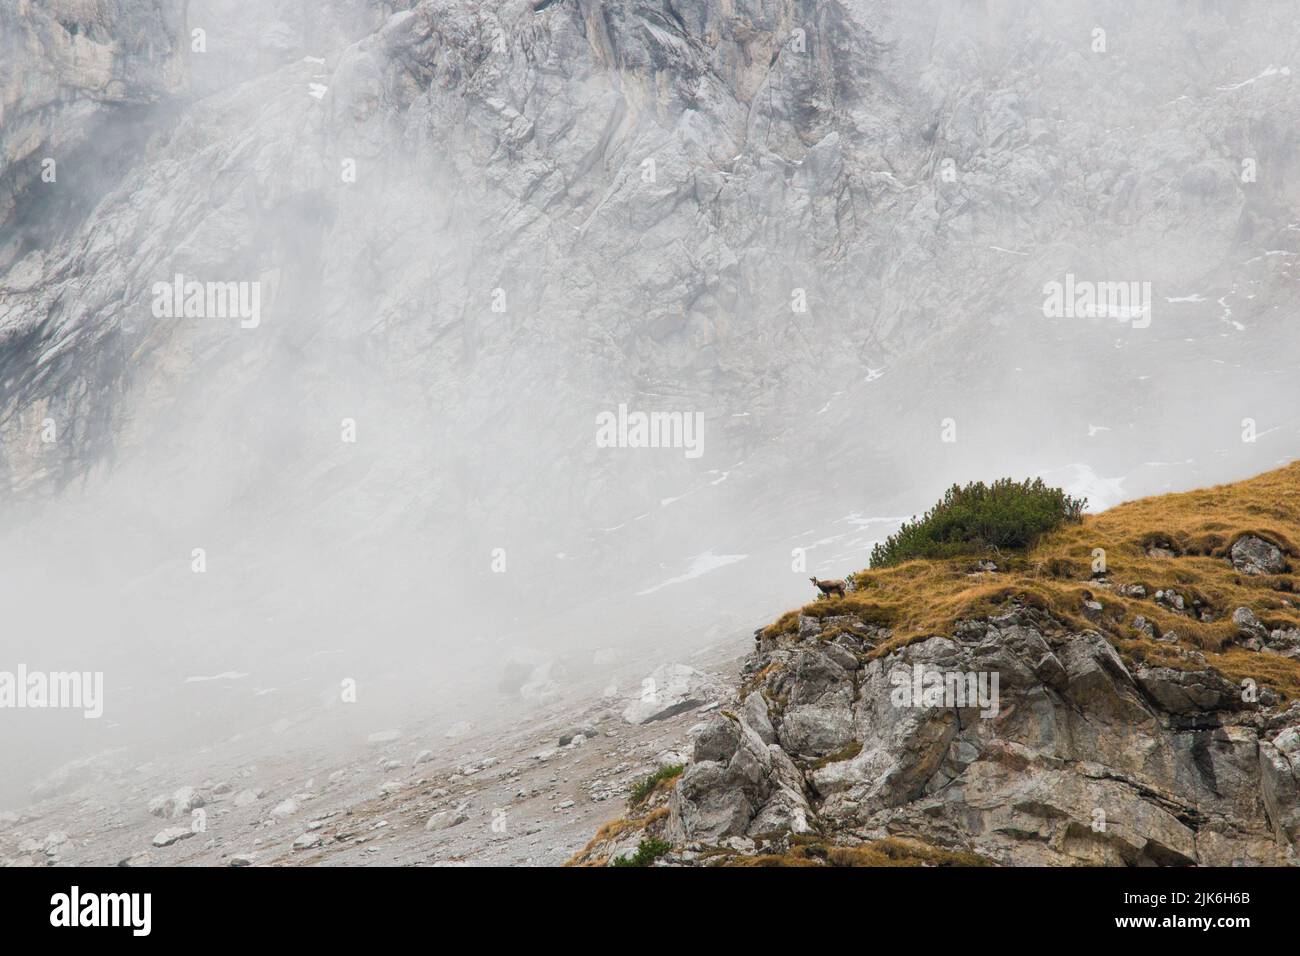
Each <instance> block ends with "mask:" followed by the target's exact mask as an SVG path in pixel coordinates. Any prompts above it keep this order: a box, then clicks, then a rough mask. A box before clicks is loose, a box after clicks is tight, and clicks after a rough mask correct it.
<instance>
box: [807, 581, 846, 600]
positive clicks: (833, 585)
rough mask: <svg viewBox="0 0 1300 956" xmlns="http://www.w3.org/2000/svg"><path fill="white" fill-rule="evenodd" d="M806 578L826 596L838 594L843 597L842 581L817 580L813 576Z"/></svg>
mask: <svg viewBox="0 0 1300 956" xmlns="http://www.w3.org/2000/svg"><path fill="white" fill-rule="evenodd" d="M808 580H809V581H811V582H812V583H813V586H814V587H816V588H817V589H818V590H819V591H821V592H822V594H825V595H826V596H827V597H830V596H831V595H832V594H838V595H839V596H840V597H844V582H843V581H818V580H817V578H816V577H815V576H814V577H811V578H809V579H808Z"/></svg>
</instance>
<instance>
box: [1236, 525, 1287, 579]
mask: <svg viewBox="0 0 1300 956" xmlns="http://www.w3.org/2000/svg"><path fill="white" fill-rule="evenodd" d="M1230 554H1231V556H1232V566H1233V567H1234V568H1236V569H1237V570H1238V571H1240V572H1241V573H1242V574H1281V573H1282V572H1284V571H1285V570H1286V555H1284V554H1283V553H1282V549H1281V548H1279V547H1278V546H1277V545H1275V544H1273V543H1272V542H1270V541H1265V540H1264V539H1263V538H1260V537H1257V536H1255V535H1253V534H1247V535H1242V536H1241V537H1240V538H1238V539H1237V540H1236V541H1235V542H1233V545H1232V549H1231V552H1230Z"/></svg>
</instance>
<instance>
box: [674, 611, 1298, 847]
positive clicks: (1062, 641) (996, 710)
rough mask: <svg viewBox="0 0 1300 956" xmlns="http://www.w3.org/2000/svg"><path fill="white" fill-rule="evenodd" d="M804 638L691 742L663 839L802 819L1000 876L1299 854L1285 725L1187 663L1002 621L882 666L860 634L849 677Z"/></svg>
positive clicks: (1293, 772) (889, 658)
mask: <svg viewBox="0 0 1300 956" xmlns="http://www.w3.org/2000/svg"><path fill="white" fill-rule="evenodd" d="M807 630H808V629H800V630H798V631H795V632H794V633H792V634H789V635H782V636H777V637H771V638H764V639H762V640H761V641H760V646H759V649H758V650H757V651H756V652H755V655H754V657H753V658H752V659H751V660H750V661H749V662H747V665H746V668H745V670H746V673H751V674H761V675H763V677H762V680H761V681H760V682H759V684H758V686H757V687H755V688H753V689H752V690H748V692H747V696H746V697H745V702H744V706H743V707H742V708H741V716H740V717H735V716H732V715H730V714H729V713H728V714H723V715H719V716H717V717H715V718H714V719H713V720H712V721H711V722H710V724H709V726H708V728H706V730H705V732H704V733H702V734H701V735H700V737H699V739H698V740H697V742H696V747H695V753H694V756H693V762H692V763H691V764H690V765H689V766H688V767H687V769H686V771H685V773H684V774H683V776H682V779H681V780H680V781H679V783H678V785H677V789H676V790H675V791H674V793H673V796H672V799H671V801H670V820H669V833H670V834H671V835H672V838H673V839H674V840H675V841H677V842H679V843H682V844H698V843H710V842H716V841H718V840H720V839H722V838H725V837H730V836H737V835H746V836H749V837H755V836H757V835H759V834H768V835H770V834H771V833H772V832H774V831H780V830H781V829H782V828H785V829H786V830H788V831H790V832H801V830H802V828H812V827H816V828H818V829H820V830H821V831H822V833H823V836H824V837H826V838H827V839H832V838H835V837H834V835H836V834H838V838H837V839H838V840H839V841H844V840H847V841H848V842H850V843H852V842H853V841H854V840H861V839H878V838H882V837H886V836H902V837H909V838H915V839H921V840H924V841H926V842H928V843H931V844H935V845H938V846H940V847H944V848H950V849H955V850H962V851H968V852H973V853H977V854H980V855H982V856H985V857H987V858H989V859H991V860H993V861H995V862H998V863H1003V864H1014V865H1074V864H1079V865H1083V864H1086V865H1143V864H1159V865H1179V864H1182V865H1187V864H1207V865H1240V864H1289V863H1295V862H1297V854H1296V850H1297V843H1296V839H1297V828H1298V827H1300V792H1298V791H1297V786H1298V783H1297V781H1298V779H1300V778H1298V777H1297V769H1298V768H1300V763H1298V762H1297V758H1298V757H1300V736H1297V733H1298V732H1300V723H1297V722H1296V721H1297V720H1300V714H1297V713H1296V712H1295V711H1294V710H1292V711H1284V712H1280V713H1275V714H1274V713H1273V712H1266V711H1265V710H1263V709H1262V708H1261V705H1260V704H1259V703H1256V702H1255V701H1254V699H1253V697H1252V696H1251V695H1249V694H1246V693H1244V692H1243V690H1242V689H1241V688H1238V687H1236V686H1235V685H1234V684H1233V683H1232V682H1231V681H1229V680H1227V679H1226V678H1224V677H1223V676H1222V675H1221V674H1219V673H1218V672H1217V671H1215V670H1213V669H1211V668H1206V667H1205V666H1203V665H1200V664H1198V662H1197V661H1198V658H1196V657H1193V656H1191V655H1190V653H1189V655H1188V656H1187V658H1186V660H1185V662H1184V664H1182V665H1180V666H1178V667H1174V666H1147V665H1142V666H1138V667H1137V668H1136V669H1133V670H1131V669H1130V668H1129V666H1128V665H1126V664H1125V662H1124V661H1123V660H1122V659H1121V657H1120V655H1119V654H1118V653H1117V652H1116V650H1115V648H1114V647H1113V646H1112V645H1111V644H1110V643H1109V642H1108V641H1107V640H1106V639H1105V638H1104V637H1103V636H1102V635H1101V634H1100V633H1098V632H1094V631H1082V632H1079V631H1071V630H1069V629H1067V628H1065V627H1063V626H1061V625H1060V624H1058V623H1056V622H1054V621H1053V620H1052V619H1051V618H1049V617H1047V616H1046V615H1044V614H1041V613H1040V612H1036V611H1030V610H1022V609H1011V610H1008V611H1007V612H1005V613H1003V614H1000V615H998V616H995V617H992V618H989V619H987V620H981V621H967V622H963V623H961V624H959V625H958V626H957V627H956V628H954V633H953V634H952V635H951V636H949V637H931V638H926V639H922V640H917V641H915V642H913V643H911V644H907V645H905V646H903V647H902V648H900V649H898V650H895V651H894V652H892V653H890V654H887V655H883V656H878V655H872V654H871V648H870V645H869V644H868V643H867V642H865V641H864V642H863V643H862V644H861V645H860V647H859V648H858V652H857V654H856V655H855V656H856V657H858V658H859V659H860V661H861V666H860V667H855V668H853V669H846V668H844V667H842V666H841V665H840V664H838V663H836V662H834V661H832V660H831V659H830V657H829V656H828V655H827V654H826V653H825V650H824V646H822V645H819V642H818V640H817V638H816V636H815V635H810V634H808V633H806V631H807ZM758 701H761V702H762V703H761V704H760V703H758ZM1269 714H1273V716H1269ZM765 721H766V723H767V724H770V725H771V726H772V728H773V729H774V732H775V739H776V743H774V744H770V745H765V744H764V741H763V739H762V738H761V737H760V735H759V733H758V730H757V728H755V727H752V726H751V723H754V724H759V725H764V722H765ZM1279 721H1280V722H1282V723H1283V724H1284V726H1283V727H1281V728H1280V729H1278V728H1277V727H1276V726H1275V725H1276V723H1277V722H1279ZM791 770H793V771H794V772H793V773H792V772H791ZM796 827H797V828H800V829H796ZM828 834H829V835H831V836H827V835H828Z"/></svg>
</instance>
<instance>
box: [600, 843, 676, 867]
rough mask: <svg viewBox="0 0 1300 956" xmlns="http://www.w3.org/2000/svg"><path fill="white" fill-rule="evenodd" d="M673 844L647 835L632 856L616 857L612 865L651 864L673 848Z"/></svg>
mask: <svg viewBox="0 0 1300 956" xmlns="http://www.w3.org/2000/svg"><path fill="white" fill-rule="evenodd" d="M672 848H673V847H672V844H671V843H668V842H667V841H665V840H660V839H659V838H658V837H646V838H645V839H643V840H642V841H641V842H640V843H638V844H637V847H636V852H635V853H633V854H632V855H631V856H618V857H615V858H614V862H613V863H612V864H611V865H612V866H649V865H650V864H652V863H653V862H654V861H655V860H657V859H659V857H661V856H663V855H664V854H665V853H667V852H668V851H669V850H671V849H672Z"/></svg>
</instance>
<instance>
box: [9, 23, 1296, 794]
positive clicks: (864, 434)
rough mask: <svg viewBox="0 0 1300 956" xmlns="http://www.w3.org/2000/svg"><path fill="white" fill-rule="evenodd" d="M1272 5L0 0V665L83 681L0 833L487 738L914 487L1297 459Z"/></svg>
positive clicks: (698, 623) (20, 758) (856, 545)
mask: <svg viewBox="0 0 1300 956" xmlns="http://www.w3.org/2000/svg"><path fill="white" fill-rule="evenodd" d="M1297 13H1300V8H1298V7H1297V5H1296V4H1295V3H1289V2H1288V3H1270V2H1222V3H1219V2H1199V3H1175V2H1157V3H1143V4H1136V5H1135V4H1131V3H1122V2H1118V0H1117V2H1076V0H1063V2H1047V3H1038V2H1028V0H1025V2H992V0H990V2H957V0H936V2H915V3H886V2H847V0H845V2H838V0H832V2H811V0H808V2H805V0H737V2H733V3H726V4H714V3H707V2H703V0H656V2H650V0H646V2H640V0H629V2H625V3H600V2H596V0H552V2H546V0H537V2H531V3H530V2H526V0H515V2H502V3H494V2H476V0H461V2H451V0H422V2H411V3H406V2H375V0H321V2H301V0H259V2H257V3H254V4H248V3H240V2H235V0H190V2H184V0H115V2H112V3H100V4H87V3H82V2H75V0H47V2H41V3H36V2H29V0H3V2H0V532H2V537H0V581H3V590H0V594H2V595H3V597H4V603H5V606H6V608H7V610H6V621H5V627H4V631H3V633H4V638H3V642H2V643H0V649H2V650H3V651H4V658H5V661H4V662H0V668H5V667H8V666H9V663H8V662H10V661H12V663H14V664H17V663H20V662H21V663H25V664H26V665H27V666H30V667H33V668H38V667H39V668H42V669H45V670H57V669H61V668H66V669H74V670H78V671H102V672H103V673H104V675H105V682H106V684H105V711H104V712H105V716H104V717H103V718H102V719H100V720H98V721H84V720H82V719H81V717H80V715H79V714H78V715H64V714H60V715H57V717H56V718H55V719H47V718H48V717H50V716H51V715H47V714H36V713H34V712H33V713H28V714H22V715H15V726H17V727H19V728H20V731H21V732H20V733H18V734H14V735H10V734H8V733H6V734H5V735H4V740H3V742H2V743H0V747H2V748H3V751H4V758H5V759H6V761H12V762H13V763H12V765H13V766H16V767H19V768H20V771H21V772H19V773H18V774H16V775H10V777H9V779H7V780H5V781H4V783H3V785H2V786H0V803H15V804H16V803H18V802H20V801H22V800H24V799H26V796H25V795H26V794H27V793H28V791H29V789H30V786H31V785H32V784H33V783H35V782H37V781H38V780H39V779H40V778H41V777H42V775H44V774H45V773H47V772H48V771H50V770H51V769H53V768H54V767H56V766H57V765H59V764H61V763H63V762H65V761H67V760H70V759H72V758H82V757H87V756H90V755H93V754H96V753H102V752H122V753H125V754H129V755H130V756H129V758H128V757H123V758H122V759H124V760H128V759H129V760H136V759H142V758H141V754H145V753H149V752H152V751H154V750H162V749H165V748H167V747H181V748H190V749H193V748H195V747H198V746H200V745H201V744H207V743H210V742H212V741H213V740H216V739H218V738H222V737H223V736H225V735H229V734H234V733H256V732H258V729H259V728H266V727H268V726H280V727H282V729H283V728H286V727H287V728H291V729H286V730H285V735H286V741H287V743H286V746H288V745H289V743H291V742H293V741H295V740H298V739H299V738H301V739H302V740H306V739H308V738H311V739H317V738H324V739H329V738H330V737H331V736H332V735H344V734H350V735H352V736H355V737H358V738H360V739H364V737H365V735H366V734H368V733H371V732H372V731H376V730H380V729H381V728H382V727H383V726H385V725H386V723H388V722H390V721H395V720H398V719H400V718H404V717H407V716H409V715H411V714H421V715H425V716H429V715H438V718H439V719H442V720H444V721H445V722H446V723H448V724H449V723H451V722H453V721H455V720H457V719H461V718H464V717H466V716H467V715H470V714H473V713H480V712H497V711H506V712H511V713H513V712H514V711H512V710H511V708H517V709H518V712H519V713H521V714H522V713H524V712H525V708H527V707H529V706H533V705H534V704H535V703H536V702H538V701H546V700H555V699H557V698H562V697H563V696H564V694H565V693H566V692H567V691H566V688H568V687H569V686H571V684H570V682H578V681H585V680H589V681H594V682H596V683H602V682H603V681H604V680H605V678H606V672H607V669H608V667H609V663H608V662H610V661H614V660H620V661H628V660H639V659H641V658H643V657H644V658H647V659H651V658H657V657H658V656H668V655H671V654H672V653H678V654H686V653H690V652H692V651H699V650H701V649H704V648H707V647H710V646H712V645H713V644H715V643H716V642H717V641H718V640H720V639H722V638H724V637H734V636H736V635H747V634H748V633H749V632H750V631H752V629H753V628H754V627H755V626H756V625H758V624H760V623H764V622H765V620H767V619H770V618H771V617H772V616H774V615H775V614H776V613H777V612H779V611H780V610H783V609H784V608H786V607H787V606H790V605H791V604H793V603H795V602H796V601H798V600H803V599H806V597H807V591H808V583H807V578H808V576H809V575H812V574H821V575H823V576H828V575H829V576H834V577H838V576H842V575H843V574H845V573H848V572H850V571H853V570H856V569H858V568H860V567H862V566H864V565H865V563H866V559H867V555H868V553H869V551H870V546H871V544H872V543H874V542H875V541H877V540H879V539H880V538H882V537H883V536H884V535H885V534H887V533H888V532H890V531H892V530H893V529H894V528H895V527H896V526H897V524H898V522H899V521H900V520H902V519H904V518H906V517H909V516H911V515H913V514H915V513H917V512H919V511H921V510H923V509H924V508H925V507H927V506H928V505H929V504H930V503H931V502H932V501H933V500H934V498H935V497H936V496H937V495H938V494H939V493H940V492H941V491H942V489H943V488H944V487H946V486H947V485H949V484H951V483H953V482H955V481H963V482H964V481H967V480H972V479H978V478H993V477H998V476H1001V475H1008V474H1009V475H1014V476H1017V477H1023V476H1025V475H1039V474H1041V475H1043V476H1044V478H1045V479H1047V480H1049V481H1050V482H1051V483H1053V484H1057V485H1061V486H1064V487H1066V488H1067V490H1070V491H1071V492H1073V493H1076V494H1084V495H1086V496H1087V497H1088V498H1089V499H1090V502H1091V504H1092V507H1093V509H1094V510H1099V509H1101V508H1104V507H1108V506H1111V505H1114V504H1116V503H1118V502H1120V501H1122V500H1126V499H1129V498H1133V497H1137V496H1140V495H1144V494H1150V493H1154V492H1160V491H1167V490H1181V489H1186V488H1191V487H1196V486H1202V485H1206V484H1212V483H1214V482H1218V481H1225V480H1229V479H1235V478H1241V477H1245V476H1248V475H1252V474H1255V473H1257V472H1260V471H1263V470H1265V469H1267V468H1271V467H1273V466H1275V465H1277V464H1279V463H1281V462H1284V461H1286V460H1289V459H1290V458H1291V457H1292V455H1293V453H1294V448H1295V445H1296V435H1297V430H1298V428H1300V420H1298V416H1297V412H1296V411H1295V409H1296V408H1297V407H1300V404H1298V402H1297V399H1300V385H1298V384H1297V383H1298V382H1300V376H1297V375H1296V371H1297V369H1296V356H1297V355H1300V348H1298V347H1300V328H1298V327H1297V325H1296V323H1295V322H1294V314H1295V308H1296V302H1297V297H1296V281H1297V276H1296V273H1295V264H1296V258H1297V254H1300V211H1298V210H1297V206H1298V205H1300V155H1298V154H1297V149H1296V147H1297V135H1298V134H1297V130H1300V97H1297V96H1296V95H1295V83H1296V77H1295V75H1294V70H1295V69H1300V34H1297V33H1296V31H1295V29H1294V24H1295V20H1296V15H1297ZM1054 283H1055V284H1059V287H1060V289H1061V290H1062V292H1061V295H1060V296H1059V297H1058V298H1057V300H1056V301H1055V302H1054V301H1053V293H1052V291H1051V286H1052V284H1054ZM187 284H193V285H187ZM1112 284H1114V285H1113V287H1112ZM196 289H197V292H196V291H195V290H196ZM1066 289H1069V290H1070V291H1071V293H1072V294H1071V295H1069V296H1068V297H1067V296H1065V294H1064V290H1066ZM1078 290H1086V291H1078ZM1076 292H1078V294H1073V293H1076ZM1130 293H1131V296H1130ZM1121 294H1122V296H1123V297H1124V300H1123V302H1122V303H1121V302H1120V296H1121ZM1067 300H1068V301H1067ZM1057 306H1059V308H1057ZM1052 312H1055V313H1059V314H1045V313H1052ZM620 406H625V407H626V409H627V410H628V412H630V413H644V414H645V415H647V416H650V415H655V414H658V415H673V414H677V415H679V416H689V417H690V418H689V420H690V421H695V420H696V419H695V417H694V416H697V415H698V416H700V419H699V420H700V421H702V426H701V429H700V431H699V435H698V437H699V438H700V441H699V444H698V451H699V454H698V456H696V455H693V454H688V452H689V451H691V449H689V448H686V447H682V445H681V444H680V443H678V445H677V447H661V448H652V447H605V446H604V445H603V444H602V443H601V442H599V441H598V440H597V433H598V422H599V420H600V416H601V415H602V414H605V413H614V414H615V415H617V414H619V409H620ZM678 421H679V422H682V421H685V419H681V418H679V419H678ZM667 434H670V435H671V434H672V433H671V432H669V433H667ZM623 437H624V438H626V435H625V434H624V436H623ZM796 549H803V550H802V551H801V552H798V551H796ZM345 680H355V681H356V683H357V687H358V698H357V703H356V704H355V706H352V707H347V706H343V705H341V704H340V703H339V690H338V689H339V686H340V683H341V682H342V681H345ZM625 689H626V690H627V691H628V692H631V691H632V690H633V688H625ZM65 718H66V719H65ZM6 719H8V718H7V717H6ZM313 735H315V736H313Z"/></svg>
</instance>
